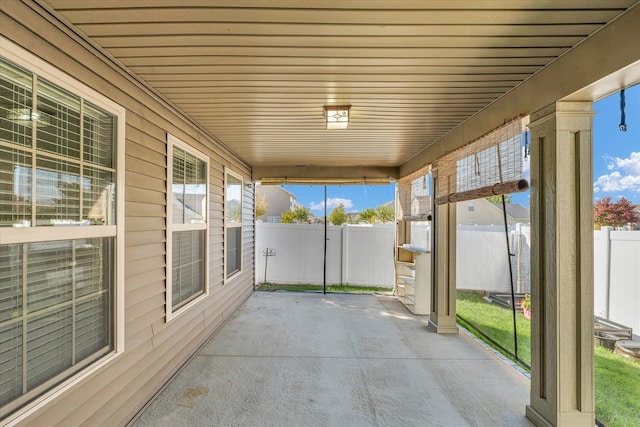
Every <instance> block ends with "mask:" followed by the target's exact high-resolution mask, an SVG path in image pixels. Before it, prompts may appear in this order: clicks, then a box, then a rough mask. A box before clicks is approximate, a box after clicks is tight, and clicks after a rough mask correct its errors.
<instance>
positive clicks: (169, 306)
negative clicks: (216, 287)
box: [165, 133, 210, 322]
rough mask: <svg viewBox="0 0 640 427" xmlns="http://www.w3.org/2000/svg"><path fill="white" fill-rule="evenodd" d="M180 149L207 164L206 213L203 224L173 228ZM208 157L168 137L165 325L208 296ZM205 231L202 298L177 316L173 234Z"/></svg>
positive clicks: (182, 308) (192, 302)
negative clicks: (175, 172)
mask: <svg viewBox="0 0 640 427" xmlns="http://www.w3.org/2000/svg"><path fill="white" fill-rule="evenodd" d="M174 146H175V147H178V148H180V149H181V150H183V151H186V152H187V153H189V154H192V155H193V156H195V157H197V158H198V159H200V160H202V161H204V162H205V165H206V166H205V167H206V174H205V175H206V184H205V185H206V188H207V189H206V200H205V210H204V219H205V221H204V223H199V224H174V223H173V203H172V202H171V197H172V188H171V185H172V183H173V147H174ZM209 164H210V162H209V156H207V155H205V154H204V153H202V152H201V151H199V150H197V149H195V148H193V147H191V146H190V145H189V144H187V143H185V142H184V141H182V140H180V139H178V138H177V137H175V136H173V135H171V134H169V133H167V255H166V259H167V262H166V267H165V268H166V291H165V294H166V303H165V308H166V311H165V318H166V321H167V322H169V321H170V320H172V319H174V318H176V317H177V316H179V315H181V314H182V313H184V312H187V311H189V310H190V309H191V308H192V307H193V306H194V305H196V304H198V303H199V302H200V301H202V300H203V299H205V298H206V297H207V296H209V200H210V195H209V193H210V187H209V180H210V178H209V175H210V173H209ZM196 230H205V239H204V245H205V254H204V264H205V265H204V281H205V283H204V290H203V293H202V295H200V296H198V297H196V298H194V299H193V300H192V301H189V302H188V303H187V304H185V305H184V306H182V307H180V308H179V309H178V310H176V311H175V312H174V311H173V274H172V269H173V232H174V231H196Z"/></svg>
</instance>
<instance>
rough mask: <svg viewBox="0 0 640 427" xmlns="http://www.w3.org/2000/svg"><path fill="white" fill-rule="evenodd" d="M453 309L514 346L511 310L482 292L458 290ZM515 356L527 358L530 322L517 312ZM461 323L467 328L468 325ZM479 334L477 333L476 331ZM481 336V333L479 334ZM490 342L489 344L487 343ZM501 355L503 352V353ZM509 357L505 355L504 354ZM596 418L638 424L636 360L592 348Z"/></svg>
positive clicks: (613, 424)
mask: <svg viewBox="0 0 640 427" xmlns="http://www.w3.org/2000/svg"><path fill="white" fill-rule="evenodd" d="M456 304H457V311H458V313H460V315H461V316H462V317H463V318H464V319H467V320H468V323H471V324H472V325H471V328H468V329H469V330H470V331H471V332H472V333H474V330H479V331H481V332H482V333H483V334H485V335H488V336H489V337H491V339H492V340H494V341H496V342H498V343H499V344H500V346H503V347H505V348H506V349H508V350H509V351H512V350H513V348H514V343H513V327H512V324H513V323H512V319H511V310H508V309H505V308H503V307H500V306H498V305H496V304H490V303H488V302H486V301H485V300H483V296H482V294H479V293H475V292H465V291H458V293H457V301H456ZM516 325H517V328H518V356H519V357H520V358H521V359H523V360H525V361H527V363H530V361H531V347H530V343H531V327H530V321H529V320H528V319H525V318H524V316H522V314H520V313H518V317H517V319H516ZM463 326H465V327H467V326H468V325H464V324H463ZM476 335H478V336H479V334H476ZM479 338H480V339H482V336H479ZM489 344H490V343H489ZM503 354H505V353H504V352H503ZM505 355H506V356H507V357H510V355H509V354H505ZM594 361H595V386H596V391H595V403H596V417H597V418H598V420H599V421H601V422H602V423H604V424H605V425H606V426H607V427H628V426H638V425H640V422H639V421H638V420H639V419H640V415H639V414H640V363H637V362H634V361H632V360H630V359H627V358H625V357H623V356H620V355H617V354H614V353H612V352H610V351H609V350H607V349H605V348H603V347H599V346H596V347H595V360H594Z"/></svg>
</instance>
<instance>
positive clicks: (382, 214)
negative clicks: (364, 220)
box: [376, 205, 396, 223]
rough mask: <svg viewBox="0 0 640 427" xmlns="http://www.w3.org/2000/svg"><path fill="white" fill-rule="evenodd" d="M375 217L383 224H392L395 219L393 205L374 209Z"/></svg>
mask: <svg viewBox="0 0 640 427" xmlns="http://www.w3.org/2000/svg"><path fill="white" fill-rule="evenodd" d="M376 217H377V218H378V219H379V220H380V221H381V222H383V223H387V222H393V220H394V219H395V217H396V209H395V208H394V207H393V205H380V206H378V207H377V208H376Z"/></svg>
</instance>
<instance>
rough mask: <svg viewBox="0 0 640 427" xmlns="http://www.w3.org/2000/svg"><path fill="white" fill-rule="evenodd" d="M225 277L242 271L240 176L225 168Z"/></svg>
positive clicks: (227, 277)
mask: <svg viewBox="0 0 640 427" xmlns="http://www.w3.org/2000/svg"><path fill="white" fill-rule="evenodd" d="M224 188H225V190H224V204H225V206H224V207H225V218H224V227H225V262H224V267H225V279H230V278H231V277H233V276H235V275H236V274H238V273H240V272H241V271H242V177H241V176H240V175H238V174H236V173H234V172H232V171H230V170H229V169H226V170H225V187H224Z"/></svg>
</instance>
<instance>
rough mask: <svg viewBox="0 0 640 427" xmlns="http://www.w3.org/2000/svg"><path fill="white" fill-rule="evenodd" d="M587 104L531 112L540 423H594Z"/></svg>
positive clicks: (535, 384) (534, 412)
mask: <svg viewBox="0 0 640 427" xmlns="http://www.w3.org/2000/svg"><path fill="white" fill-rule="evenodd" d="M593 114H594V113H593V111H592V104H591V102H558V103H555V104H552V105H550V106H548V107H546V108H544V109H542V110H540V111H537V112H536V113H534V114H532V115H531V123H530V124H529V128H530V130H531V208H532V209H531V244H532V245H531V297H532V312H533V317H532V321H531V401H530V405H529V406H527V408H526V414H527V417H528V418H529V419H530V420H531V421H533V422H534V423H535V424H536V425H538V426H593V425H594V423H595V409H594V406H595V405H594V371H593V214H592V211H593V174H592V118H593Z"/></svg>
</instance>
